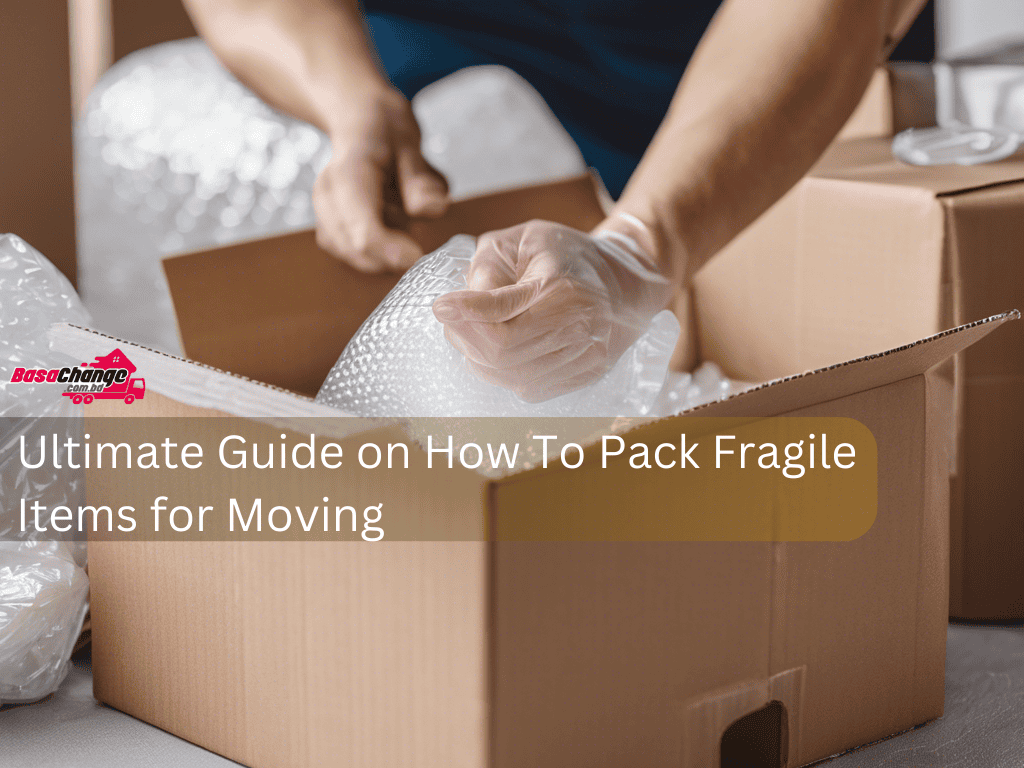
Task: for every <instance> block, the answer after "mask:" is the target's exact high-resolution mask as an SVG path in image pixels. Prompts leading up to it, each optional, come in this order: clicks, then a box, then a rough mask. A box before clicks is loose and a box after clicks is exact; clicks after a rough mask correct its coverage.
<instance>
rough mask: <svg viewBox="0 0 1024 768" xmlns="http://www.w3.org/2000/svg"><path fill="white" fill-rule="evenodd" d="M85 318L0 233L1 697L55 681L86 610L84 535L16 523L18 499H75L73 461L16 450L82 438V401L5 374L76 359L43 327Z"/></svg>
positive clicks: (25, 694) (19, 244) (55, 276)
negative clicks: (54, 461)
mask: <svg viewBox="0 0 1024 768" xmlns="http://www.w3.org/2000/svg"><path fill="white" fill-rule="evenodd" d="M88 319H89V318H88V315H87V314H86V312H85V311H84V309H83V308H82V306H81V304H80V302H79V301H78V297H77V296H76V295H75V291H74V289H73V288H72V287H71V284H70V283H69V282H68V281H67V280H66V279H65V278H64V276H63V275H61V274H60V272H58V271H57V269H56V268H55V267H54V266H53V265H52V264H50V262H48V261H47V260H46V259H45V258H43V256H42V255H41V254H40V253H39V252H38V251H36V250H35V249H34V248H32V247H31V246H29V245H28V244H27V243H25V242H24V241H23V240H22V239H21V238H19V237H16V236H14V235H0V702H7V701H19V702H20V701H31V700H34V699H38V698H41V697H42V696H45V695H47V694H49V693H50V692H52V691H53V690H54V689H55V688H56V687H57V686H58V685H59V684H60V681H61V680H62V679H63V677H64V675H65V674H66V671H67V658H68V656H69V655H70V653H71V647H72V645H73V644H74V642H75V639H76V638H77V637H78V633H79V632H80V631H81V625H82V618H83V616H84V615H85V610H86V592H87V589H88V580H87V578H86V576H85V572H84V571H83V570H82V568H81V567H80V566H83V565H84V564H85V544H84V542H80V541H72V540H68V541H52V540H51V541H42V540H32V539H41V536H42V534H38V533H30V534H24V533H22V532H21V523H20V513H21V502H22V499H24V500H25V502H26V504H27V505H31V504H32V503H33V502H35V501H39V502H40V503H42V504H43V505H44V506H45V507H46V509H47V510H52V509H53V508H54V507H56V506H59V505H65V506H68V507H70V508H72V509H77V507H78V505H79V504H82V503H84V501H85V498H84V490H85V486H84V482H85V478H84V474H83V473H82V472H81V471H75V470H70V469H62V470H56V469H53V468H52V467H51V468H49V469H47V468H46V467H45V466H44V467H40V468H38V469H26V468H25V467H23V466H22V462H21V455H20V448H21V447H20V440H21V438H22V437H24V438H25V440H26V443H27V444H28V445H29V446H38V444H39V439H40V438H41V437H46V436H49V435H52V434H55V433H56V434H57V435H58V440H59V442H63V441H64V440H65V439H66V437H67V436H73V437H75V438H76V439H81V428H82V424H81V419H80V418H74V417H75V416H80V415H81V407H80V406H74V405H72V404H71V402H70V400H69V399H68V398H65V397H61V391H62V385H60V384H57V383H54V384H47V383H42V384H25V383H21V382H17V383H12V382H11V376H12V374H13V372H14V369H15V368H25V369H38V368H47V369H49V368H53V367H58V366H62V365H65V364H68V363H77V362H80V361H68V360H64V359H61V358H60V357H59V356H57V355H54V354H53V353H51V352H50V350H49V344H48V342H47V339H46V331H47V329H48V328H49V327H50V325H51V324H53V323H55V322H72V323H78V324H84V323H87V322H88ZM51 417H53V418H51ZM51 439H52V438H51ZM61 458H62V459H63V458H64V457H63V455H62V457H61ZM59 463H60V464H61V465H62V466H63V467H67V462H66V461H63V460H62V461H60V462H59ZM43 522H44V524H45V523H46V521H45V520H44V521H43ZM47 536H48V537H49V538H53V537H52V534H47Z"/></svg>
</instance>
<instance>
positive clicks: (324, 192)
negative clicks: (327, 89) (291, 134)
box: [313, 91, 448, 272]
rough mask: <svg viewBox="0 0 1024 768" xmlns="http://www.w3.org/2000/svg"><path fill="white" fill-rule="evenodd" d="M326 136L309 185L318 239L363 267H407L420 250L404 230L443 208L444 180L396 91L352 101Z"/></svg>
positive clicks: (374, 269) (370, 269)
mask: <svg viewBox="0 0 1024 768" xmlns="http://www.w3.org/2000/svg"><path fill="white" fill-rule="evenodd" d="M330 138H331V147H332V154H331V159H330V161H329V162H328V163H327V165H326V166H325V167H324V169H323V171H321V172H320V175H319V176H318V177H317V180H316V183H315V184H314V186H313V208H314V209H315V211H316V218H317V228H316V236H317V243H318V244H319V245H320V247H321V248H323V249H324V250H326V251H328V252H330V253H332V254H334V255H335V256H338V257H339V258H341V259H342V260H344V261H346V262H348V263H349V264H350V265H352V266H353V267H355V268H356V269H359V270H361V271H363V272H380V271H382V270H394V271H403V270H405V269H407V268H408V267H410V266H412V264H413V262H415V261H416V260H417V259H418V258H419V257H420V256H422V255H423V251H422V250H421V249H420V247H419V246H418V245H417V244H416V242H415V241H414V240H413V239H412V238H411V237H409V235H408V234H406V232H405V231H404V229H405V227H406V225H407V224H408V220H409V217H410V216H439V215H441V214H442V213H444V211H445V210H446V208H447V207H448V185H447V182H446V181H445V179H444V177H443V176H442V175H441V174H440V173H438V171H437V170H436V169H434V168H433V167H432V166H431V165H430V163H428V162H427V161H426V160H425V159H424V157H423V154H422V153H421V152H420V129H419V126H418V125H417V123H416V117H415V116H414V115H413V112H412V107H411V106H410V105H409V102H408V101H406V99H405V97H404V96H402V95H401V94H400V93H398V92H397V91H391V92H386V93H383V94H375V95H372V96H368V97H363V98H360V99H357V100H355V101H354V103H353V105H352V106H351V108H350V109H349V110H347V111H346V113H345V115H344V116H343V117H340V118H339V120H338V122H337V123H336V124H335V125H333V126H332V127H331V131H330Z"/></svg>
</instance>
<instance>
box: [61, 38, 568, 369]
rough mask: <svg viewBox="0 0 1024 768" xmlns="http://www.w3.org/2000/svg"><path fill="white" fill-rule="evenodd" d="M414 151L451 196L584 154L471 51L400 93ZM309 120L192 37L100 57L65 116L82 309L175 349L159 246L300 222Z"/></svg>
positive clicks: (111, 327)
mask: <svg viewBox="0 0 1024 768" xmlns="http://www.w3.org/2000/svg"><path fill="white" fill-rule="evenodd" d="M413 109H414V111H415V112H416V114H417V117H418V119H419V120H420V122H421V124H422V126H423V137H424V140H423V147H424V154H425V155H426V157H427V158H428V159H429V160H430V161H431V162H432V163H433V164H434V165H436V166H437V167H438V168H439V169H440V170H441V171H442V172H443V173H445V174H446V175H447V176H448V179H449V182H450V184H451V189H452V193H453V195H454V196H455V197H459V196H466V195H472V194H477V193H479V192H483V191H485V190H493V189H500V188H505V187H510V186H515V185H519V184H530V183H537V182H540V181H545V180H549V179H552V178H556V177H561V176H566V175H572V174H575V173H580V172H582V171H584V170H585V165H584V163H583V159H582V157H581V156H580V153H579V150H578V149H577V148H576V146H575V144H574V143H573V141H572V139H571V138H570V137H569V135H568V134H567V133H566V132H565V130H564V129H563V128H562V127H561V125H559V124H558V122H557V120H556V119H555V118H554V116H553V114H552V113H551V112H550V110H549V109H548V108H547V105H546V104H544V101H543V99H541V97H540V96H539V95H538V94H537V93H536V92H535V91H534V90H533V89H532V88H531V87H530V86H529V85H528V84H527V83H526V82H525V81H524V80H522V78H520V77H518V76H517V75H514V74H513V73H512V72H510V71H509V70H507V69H504V68H501V67H476V68H473V69H471V70H465V71H463V72H460V73H456V74H455V75H452V76H450V77H448V78H445V79H444V80H441V81H439V82H438V83H435V84H433V85H431V86H429V87H428V88H427V89H425V90H424V91H423V92H422V93H421V94H419V95H417V97H416V98H415V99H414V100H413ZM330 152H331V149H330V144H329V142H328V140H327V137H326V136H325V135H324V134H323V133H322V132H321V131H319V130H317V129H315V128H313V127H312V126H310V125H307V124H306V123H303V122H300V121H298V120H294V119H292V118H290V117H287V116H286V115H283V114H281V113H279V112H277V111H275V110H273V109H271V108H270V107H268V106H267V105H266V104H264V103H263V102H262V101H261V100H260V99H259V98H258V97H257V96H256V95H255V94H254V93H253V92H252V91H250V90H249V89H247V88H246V87H245V86H243V85H242V84H241V83H240V82H238V80H236V79H235V78H234V77H233V76H232V75H231V74H230V73H229V72H228V71H227V70H226V69H225V68H224V67H223V66H222V65H221V64H220V62H219V61H218V60H217V58H216V57H215V56H214V55H213V53H212V52H211V51H210V50H209V48H207V47H206V45H205V44H204V43H203V42H202V41H201V40H198V39H190V40H180V41H175V42H171V43H165V44H162V45H157V46H153V47H152V48H147V49H144V50H142V51H138V52H136V53H133V54H132V55H130V56H127V57H125V58H124V59H122V60H121V61H119V62H118V63H117V64H115V65H114V66H113V67H111V68H110V70H108V71H107V72H106V73H105V74H104V76H103V77H102V79H101V80H100V82H99V84H98V85H97V87H96V88H95V89H94V91H93V92H92V94H91V95H90V97H89V99H88V102H87V104H86V106H85V109H84V112H83V115H82V117H81V119H80V120H79V122H78V124H77V126H76V130H75V163H76V166H75V176H76V185H77V192H76V198H77V206H78V221H79V231H78V242H79V262H80V284H81V289H82V296H83V300H84V301H85V303H86V306H87V307H89V309H90V311H91V312H92V314H93V317H94V320H95V325H96V327H97V328H99V329H100V330H103V331H106V332H108V333H110V334H112V335H114V336H117V337H119V338H125V339H129V340H131V341H136V342H140V343H143V344H146V345H148V346H152V347H156V348H158V349H162V350H165V351H168V352H173V353H180V351H181V348H180V342H179V339H178V333H177V325H176V322H175V319H174V310H173V306H172V303H171V299H170V293H169V290H168V288H167V283H166V278H165V277H164V274H163V271H162V269H161V268H160V259H161V258H163V257H164V256H168V255H173V254H178V253H183V252H187V251H195V250H201V249H205V248H210V247H212V246H216V245H223V244H227V243H231V242H237V241H240V240H247V239H252V238H258V237H266V236H268V235H272V234H280V233H282V232H286V231H290V230H294V229H302V228H308V227H312V226H313V225H314V223H315V221H314V213H313V207H312V190H313V182H314V180H315V179H316V176H317V174H318V173H319V171H320V170H321V169H322V168H323V166H324V165H325V164H326V162H327V160H328V159H329V157H330Z"/></svg>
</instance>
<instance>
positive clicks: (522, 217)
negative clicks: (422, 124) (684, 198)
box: [163, 175, 604, 395]
mask: <svg viewBox="0 0 1024 768" xmlns="http://www.w3.org/2000/svg"><path fill="white" fill-rule="evenodd" d="M596 184H597V182H596V181H595V179H594V178H593V177H591V176H589V175H584V176H578V177H574V178H570V179H565V180H563V181H556V182H551V183H548V184H542V185H538V186H532V187H523V188H520V189H512V190H506V191H502V192H497V193H493V194H489V195H482V196H480V197H475V198H469V199H466V200H460V201H458V202H455V203H452V205H451V207H450V208H449V209H448V212H447V213H446V214H445V215H444V216H443V217H441V218H439V219H421V220H415V221H413V222H411V223H410V225H409V232H410V234H411V235H412V236H413V238H414V239H415V240H416V241H417V242H418V243H419V244H420V247H422V248H423V252H424V253H429V252H430V251H433V250H435V249H437V248H439V247H440V246H441V245H443V244H444V243H445V242H446V241H447V240H448V239H449V238H451V237H452V236H454V235H457V234H469V235H479V234H482V233H483V232H487V231H490V230H494V229H503V228H505V227H510V226H513V225H515V224H519V223H521V222H523V221H527V220H529V219H533V218H544V219H548V220H550V221H556V222H559V223H561V224H566V225H569V226H573V227H576V228H578V229H583V230H588V229H592V228H593V227H594V226H596V225H597V224H599V223H600V222H601V220H602V219H603V218H604V212H603V210H602V207H601V203H600V192H599V190H598V187H597V186H596ZM163 267H164V272H165V273H166V275H167V282H168V285H169V287H170V292H171V298H172V300H173V302H174V309H175V313H176V314H177V318H178V330H179V334H180V336H181V341H182V346H183V348H184V349H185V352H186V354H187V355H188V356H189V357H190V358H191V359H193V360H198V361H199V362H201V363H206V364H208V365H212V366H214V367H215V368H220V369H222V370H225V371H231V372H232V373H237V374H240V375H242V376H247V377H250V378H253V379H257V380H259V381H264V382H267V383H270V384H274V385H276V386H279V387H283V388H285V389H289V390H291V391H293V392H300V393H302V394H304V395H315V394H316V393H317V391H318V390H319V389H320V385H321V384H323V382H324V379H326V378H327V374H328V373H329V372H330V370H331V368H332V367H333V366H334V363H335V362H336V361H337V359H338V357H339V355H341V352H342V350H344V348H345V345H346V344H347V343H348V341H349V339H351V338H352V336H353V334H354V333H355V332H356V330H358V328H359V326H360V325H362V323H363V321H364V320H365V319H366V318H367V317H368V316H369V315H370V313H371V312H373V310H374V309H375V308H376V307H377V305H378V304H380V302H381V301H382V300H383V298H384V296H385V295H387V293H388V291H390V290H391V288H392V287H394V285H395V283H396V282H398V279H399V277H400V276H399V275H397V274H393V273H386V274H365V273H362V272H359V271H357V270H355V269H353V268H352V267H349V266H348V265H347V264H345V263H343V262H342V261H340V260H338V259H335V258H333V257H331V256H329V255H328V254H327V253H325V252H324V251H322V250H320V248H318V247H317V244H316V236H315V234H314V232H313V231H312V230H303V231H301V232H294V233H291V234H287V235H280V236H278V237H270V238H266V239H262V240H253V241H247V242H243V243H236V244H234V245H229V246H225V247H223V248H215V249H212V250H208V251H202V252H199V253H193V254H186V255H183V256H175V257H171V258H168V259H165V260H164V262H163Z"/></svg>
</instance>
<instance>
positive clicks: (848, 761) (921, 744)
mask: <svg viewBox="0 0 1024 768" xmlns="http://www.w3.org/2000/svg"><path fill="white" fill-rule="evenodd" d="M947 643H948V644H947V651H948V652H947V659H946V714H945V715H944V716H943V717H942V718H941V719H940V720H937V721H935V722H933V723H929V724H928V725H924V726H921V727H920V728H916V729H914V730H913V731H910V732H908V733H904V734H902V735H900V736H897V737H895V738H892V739H887V740H885V741H882V742H879V743H877V744H873V745H871V746H867V747H862V748H861V749H857V750H854V751H852V752H848V753H847V754H845V755H841V756H839V757H836V758H833V759H832V760H829V761H826V763H824V765H827V766H828V768H853V767H854V766H858V767H864V768H875V766H914V768H919V767H925V766H943V767H944V768H1021V766H1024V627H986V626H958V625H951V626H950V628H949V635H948V641H947ZM235 765H237V764H236V763H234V762H232V761H230V760H225V759H224V758H222V757H219V756H217V755H214V754H212V753H210V752H207V751H206V750H204V749H200V748H199V747H196V746H193V745H192V744H189V743H188V742H185V741H182V740H181V739H178V738H176V737H174V736H171V735H170V734H167V733H164V732H163V731H161V730H159V729H157V728H154V727H152V726H149V725H146V724H145V723H142V722H140V721H138V720H135V719H133V718H131V717H128V716H127V715H123V714H121V713H120V712H116V711H115V710H112V709H110V708H108V707H105V706H103V705H101V704H98V703H97V702H96V701H95V700H94V699H93V698H92V677H91V674H90V668H89V665H88V662H87V661H81V662H76V664H75V666H74V668H73V669H72V671H71V673H70V675H69V676H68V679H67V680H66V681H65V683H64V685H63V686H62V687H61V689H60V690H59V691H58V692H57V693H56V694H54V695H53V696H51V697H49V698H48V699H45V700H43V701H41V702H39V703H37V704H32V705H28V706H21V707H9V708H6V709H4V710H3V711H0V767H2V768H8V766H10V768H15V767H17V768H30V767H31V768H101V767H102V768H129V767H130V768H137V767H139V766H146V767H147V768H230V766H235Z"/></svg>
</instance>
